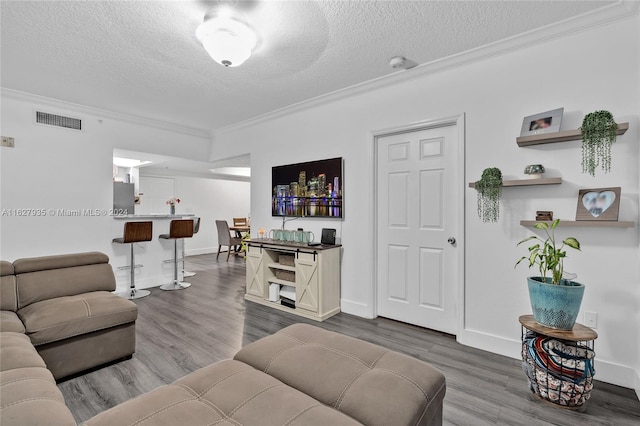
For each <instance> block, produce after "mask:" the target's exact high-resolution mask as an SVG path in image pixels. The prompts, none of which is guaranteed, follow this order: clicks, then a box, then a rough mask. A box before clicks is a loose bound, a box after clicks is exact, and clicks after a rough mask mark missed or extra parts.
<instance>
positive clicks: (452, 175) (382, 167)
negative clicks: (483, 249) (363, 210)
mask: <svg viewBox="0 0 640 426" xmlns="http://www.w3.org/2000/svg"><path fill="white" fill-rule="evenodd" d="M459 137H460V136H459V134H458V126H457V125H455V124H454V125H448V126H444V127H434V128H428V129H425V130H417V131H412V132H407V133H399V134H393V135H385V136H379V137H377V145H376V150H377V152H376V155H377V181H376V183H377V207H376V209H377V212H376V213H377V216H376V217H377V239H378V241H377V245H376V247H377V249H376V250H377V254H376V255H377V286H378V288H377V311H378V315H380V316H384V317H388V318H392V319H395V320H399V321H403V322H407V323H411V324H415V325H419V326H422V327H427V328H431V329H434V330H439V331H443V332H445V333H451V334H456V333H457V328H458V327H457V324H458V319H457V318H458V317H457V313H456V307H457V297H458V285H459V282H458V275H459V272H458V271H459V260H460V259H462V257H461V255H460V253H459V252H458V248H457V244H456V243H455V241H453V240H450V239H452V238H453V239H455V238H457V237H458V228H459V218H460V215H462V206H461V205H459V204H461V203H460V201H459V193H458V190H459V188H460V182H458V181H459V180H460V178H459V177H458V173H459V167H463V166H462V164H459V162H458V152H459V140H458V138H459Z"/></svg>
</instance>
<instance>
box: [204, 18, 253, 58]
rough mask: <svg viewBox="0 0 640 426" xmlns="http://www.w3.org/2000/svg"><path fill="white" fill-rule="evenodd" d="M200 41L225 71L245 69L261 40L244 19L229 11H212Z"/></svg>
mask: <svg viewBox="0 0 640 426" xmlns="http://www.w3.org/2000/svg"><path fill="white" fill-rule="evenodd" d="M196 37H197V38H198V40H200V42H201V43H202V45H203V46H204V48H205V50H206V51H207V53H209V55H210V56H211V57H212V58H213V59H214V60H215V61H216V62H217V63H219V64H221V65H224V66H225V67H237V66H238V65H241V64H242V63H243V62H244V61H246V60H247V59H248V58H249V56H251V52H252V51H253V49H254V48H255V46H256V43H257V42H258V36H257V35H256V33H255V32H254V31H253V30H252V29H251V28H250V27H249V26H248V25H247V24H246V22H245V21H244V20H243V19H242V17H241V16H240V15H239V14H237V13H236V14H234V13H233V12H232V11H230V10H229V9H226V8H225V9H221V8H214V9H211V10H210V11H208V12H207V13H206V15H205V16H204V22H203V23H202V24H200V26H199V27H198V29H197V30H196Z"/></svg>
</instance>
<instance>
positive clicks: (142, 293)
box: [116, 288, 151, 300]
mask: <svg viewBox="0 0 640 426" xmlns="http://www.w3.org/2000/svg"><path fill="white" fill-rule="evenodd" d="M116 294H117V295H118V296H120V297H124V298H125V299H128V300H133V299H142V298H143V297H147V296H148V295H150V294H151V292H150V291H149V290H138V289H136V288H130V289H129V290H127V291H120V292H118V293H116Z"/></svg>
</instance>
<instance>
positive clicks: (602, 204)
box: [576, 186, 621, 221]
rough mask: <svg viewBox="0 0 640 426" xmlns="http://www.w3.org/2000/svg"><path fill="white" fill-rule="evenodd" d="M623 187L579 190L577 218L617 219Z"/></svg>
mask: <svg viewBox="0 0 640 426" xmlns="http://www.w3.org/2000/svg"><path fill="white" fill-rule="evenodd" d="M620 190H621V188H620V187H619V186H618V187H614V188H595V189H581V190H580V191H579V192H578V207H577V209H576V220H577V221H579V220H609V221H617V220H618V212H619V210H620Z"/></svg>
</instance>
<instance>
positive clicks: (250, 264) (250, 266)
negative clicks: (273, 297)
mask: <svg viewBox="0 0 640 426" xmlns="http://www.w3.org/2000/svg"><path fill="white" fill-rule="evenodd" d="M246 261H247V293H248V294H253V295H254V296H259V297H263V298H264V297H267V293H266V291H267V288H266V286H265V284H264V273H263V271H262V269H263V265H264V262H263V256H262V250H261V249H260V248H259V247H252V246H248V247H247V254H246Z"/></svg>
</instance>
